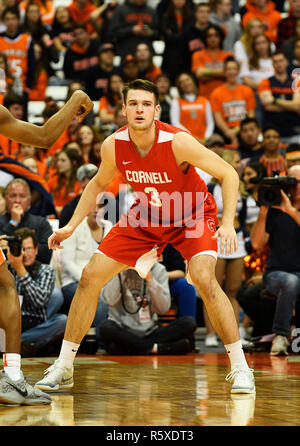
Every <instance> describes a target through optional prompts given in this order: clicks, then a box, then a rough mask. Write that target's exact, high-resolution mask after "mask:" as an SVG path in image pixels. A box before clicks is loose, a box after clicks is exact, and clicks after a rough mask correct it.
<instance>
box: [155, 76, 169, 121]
mask: <svg viewBox="0 0 300 446" xmlns="http://www.w3.org/2000/svg"><path fill="white" fill-rule="evenodd" d="M155 83H156V85H157V88H158V91H159V105H160V115H159V118H158V119H159V120H160V121H163V122H166V123H167V124H171V118H170V108H171V101H172V97H171V94H170V89H171V80H170V78H169V77H168V76H167V74H166V73H161V74H159V75H158V76H157V78H156V82H155Z"/></svg>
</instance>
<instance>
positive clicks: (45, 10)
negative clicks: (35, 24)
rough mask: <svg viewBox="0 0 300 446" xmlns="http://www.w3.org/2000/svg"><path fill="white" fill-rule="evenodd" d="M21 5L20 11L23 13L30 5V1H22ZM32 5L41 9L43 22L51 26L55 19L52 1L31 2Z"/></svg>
mask: <svg viewBox="0 0 300 446" xmlns="http://www.w3.org/2000/svg"><path fill="white" fill-rule="evenodd" d="M18 3H20V9H21V12H22V13H23V12H24V10H25V9H26V7H27V5H28V1H21V2H18ZM30 3H33V4H35V5H37V6H38V7H39V10H40V13H41V17H42V22H43V24H44V25H47V26H50V25H51V23H52V21H53V17H54V4H53V1H52V0H30Z"/></svg>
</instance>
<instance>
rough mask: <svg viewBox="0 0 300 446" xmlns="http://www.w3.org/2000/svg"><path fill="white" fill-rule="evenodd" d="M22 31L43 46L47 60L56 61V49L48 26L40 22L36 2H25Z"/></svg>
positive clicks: (40, 18)
mask: <svg viewBox="0 0 300 446" xmlns="http://www.w3.org/2000/svg"><path fill="white" fill-rule="evenodd" d="M22 31H23V32H24V33H26V34H29V35H30V36H31V38H32V40H33V42H34V43H38V44H40V45H41V46H42V47H43V48H44V50H45V52H46V54H47V58H48V60H49V62H50V61H52V62H55V63H57V62H58V51H57V50H56V48H55V46H54V44H53V41H52V40H51V36H50V28H49V27H47V26H45V25H44V24H43V23H42V15H41V10H40V6H39V5H38V4H35V3H28V4H27V6H26V10H25V17H24V23H23V25H22Z"/></svg>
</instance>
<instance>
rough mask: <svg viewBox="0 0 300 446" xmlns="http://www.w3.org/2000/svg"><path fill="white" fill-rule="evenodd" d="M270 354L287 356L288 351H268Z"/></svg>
mask: <svg viewBox="0 0 300 446" xmlns="http://www.w3.org/2000/svg"><path fill="white" fill-rule="evenodd" d="M270 355H271V356H288V355H289V354H288V352H285V351H280V352H270Z"/></svg>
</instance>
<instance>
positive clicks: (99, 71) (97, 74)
mask: <svg viewBox="0 0 300 446" xmlns="http://www.w3.org/2000/svg"><path fill="white" fill-rule="evenodd" d="M114 56H115V48H114V46H113V45H112V44H111V43H103V44H102V45H101V46H100V48H99V50H98V63H97V64H95V65H94V66H92V67H90V68H89V69H88V70H87V72H86V92H87V94H88V95H89V96H90V98H91V99H92V100H93V101H99V100H100V98H101V97H102V96H104V95H105V94H107V85H108V80H109V78H110V76H111V75H112V74H120V70H119V69H118V68H116V67H115V66H114Z"/></svg>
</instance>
